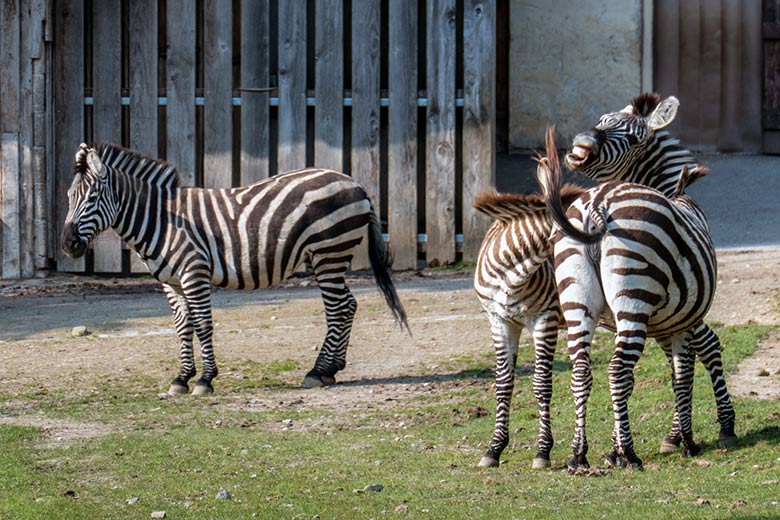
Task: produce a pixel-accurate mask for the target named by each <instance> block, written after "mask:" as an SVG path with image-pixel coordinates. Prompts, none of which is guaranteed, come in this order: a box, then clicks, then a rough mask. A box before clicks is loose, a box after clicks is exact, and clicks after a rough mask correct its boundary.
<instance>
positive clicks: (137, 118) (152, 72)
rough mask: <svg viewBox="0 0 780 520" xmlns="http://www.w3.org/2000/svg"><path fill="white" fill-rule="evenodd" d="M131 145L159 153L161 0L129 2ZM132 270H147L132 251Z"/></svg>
mask: <svg viewBox="0 0 780 520" xmlns="http://www.w3.org/2000/svg"><path fill="white" fill-rule="evenodd" d="M129 8H130V10H129V18H130V19H129V20H128V24H129V27H128V29H129V30H128V33H129V40H130V41H129V47H130V49H129V53H130V57H129V69H130V78H129V79H130V81H129V83H130V147H131V148H134V149H136V150H138V151H139V152H141V153H142V154H144V155H148V156H149V157H158V153H157V106H158V103H157V32H158V31H157V0H133V1H132V2H130V5H129ZM130 271H131V272H133V273H145V272H147V268H146V265H144V263H143V262H142V261H141V259H140V258H139V256H138V255H137V254H135V253H134V252H131V253H130Z"/></svg>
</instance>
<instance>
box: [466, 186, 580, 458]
mask: <svg viewBox="0 0 780 520" xmlns="http://www.w3.org/2000/svg"><path fill="white" fill-rule="evenodd" d="M583 191H584V189H582V188H579V187H577V186H573V185H566V186H565V187H564V189H563V193H562V195H563V199H564V204H567V203H569V202H571V201H572V200H574V199H575V198H576V197H577V196H579V195H580V194H581V193H582V192H583ZM474 207H475V208H476V209H478V210H479V211H481V212H482V213H484V214H486V215H488V216H489V217H492V218H494V219H495V222H494V223H493V224H492V225H491V226H490V228H489V229H488V231H487V233H485V238H484V239H483V241H482V245H481V247H480V250H479V255H478V256H477V266H476V269H475V271H474V290H475V291H476V293H477V297H478V298H479V301H480V303H481V304H482V308H483V309H485V312H486V313H487V315H488V320H489V321H490V330H491V334H492V338H493V347H494V348H495V351H496V423H495V424H496V425H495V429H494V431H493V438H492V440H491V442H490V447H489V448H488V451H487V452H486V453H485V455H484V456H483V457H482V460H480V462H479V465H480V466H483V467H496V466H498V464H499V458H500V457H501V453H502V452H503V451H504V448H506V446H507V444H508V443H509V410H510V405H511V401H512V391H513V390H514V381H515V366H516V365H517V348H518V340H519V338H520V333H521V332H522V330H523V328H526V329H528V330H529V331H530V332H531V334H532V336H533V342H534V376H533V393H534V396H535V397H536V401H537V404H538V407H539V437H538V444H537V448H538V449H537V453H536V456H535V457H534V459H533V467H534V468H546V467H548V466H549V465H550V450H552V447H553V437H552V428H551V426H550V401H551V399H552V369H553V359H554V356H555V344H556V342H557V339H558V329H559V328H560V325H561V323H562V315H561V308H560V305H558V291H557V290H556V288H555V273H554V268H553V263H552V242H551V241H550V235H551V233H552V230H553V221H552V218H551V217H550V215H549V213H548V211H547V207H546V206H545V204H544V200H543V199H542V197H541V196H540V195H537V194H530V195H514V194H508V193H496V192H485V193H480V194H479V195H477V197H476V199H475V201H474Z"/></svg>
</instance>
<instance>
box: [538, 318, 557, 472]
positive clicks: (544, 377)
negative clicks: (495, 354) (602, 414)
mask: <svg viewBox="0 0 780 520" xmlns="http://www.w3.org/2000/svg"><path fill="white" fill-rule="evenodd" d="M556 314H557V313H556ZM559 322H560V320H559V318H558V317H557V315H556V316H544V317H541V318H539V319H537V320H536V323H534V330H533V337H534V349H535V351H536V352H535V356H534V360H535V361H534V384H533V390H534V396H535V397H536V402H537V404H538V406H539V442H538V446H537V452H536V456H535V457H534V460H533V465H532V467H533V468H535V469H540V468H548V467H550V451H552V448H553V436H552V427H551V423H550V402H551V401H552V371H553V360H554V358H555V343H556V341H557V339H558V324H559Z"/></svg>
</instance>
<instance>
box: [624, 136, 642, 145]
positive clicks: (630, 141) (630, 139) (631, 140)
mask: <svg viewBox="0 0 780 520" xmlns="http://www.w3.org/2000/svg"><path fill="white" fill-rule="evenodd" d="M627 139H628V144H630V145H632V146H633V145H635V144H636V143H638V142H639V138H637V136H635V135H633V134H628V137H627Z"/></svg>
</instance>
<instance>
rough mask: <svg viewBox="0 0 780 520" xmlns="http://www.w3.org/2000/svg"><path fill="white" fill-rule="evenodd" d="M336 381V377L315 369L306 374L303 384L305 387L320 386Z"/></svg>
mask: <svg viewBox="0 0 780 520" xmlns="http://www.w3.org/2000/svg"><path fill="white" fill-rule="evenodd" d="M335 383H336V378H335V377H333V376H328V375H325V374H318V373H316V372H314V371H311V372H309V373H308V374H306V377H304V378H303V382H302V383H301V386H302V387H303V388H320V387H322V386H330V385H332V384H335Z"/></svg>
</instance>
